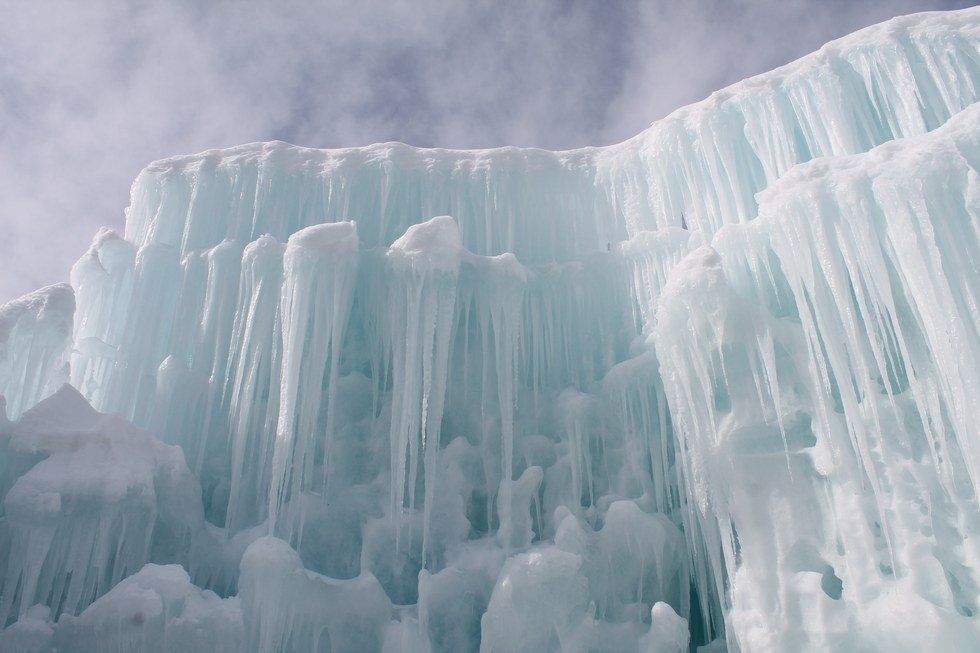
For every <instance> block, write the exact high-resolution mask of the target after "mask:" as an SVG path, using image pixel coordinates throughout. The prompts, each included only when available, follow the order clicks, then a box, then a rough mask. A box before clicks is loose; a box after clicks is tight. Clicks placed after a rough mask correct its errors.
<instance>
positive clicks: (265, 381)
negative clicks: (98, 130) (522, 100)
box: [0, 9, 980, 652]
mask: <svg viewBox="0 0 980 653" xmlns="http://www.w3.org/2000/svg"><path fill="white" fill-rule="evenodd" d="M978 89H980V10H975V9H974V10H965V11H961V12H952V13H946V14H920V15H917V16H911V17H905V18H900V19H896V20H893V21H890V22H888V23H885V24H882V25H879V26H875V27H872V28H868V29H866V30H863V31H861V32H858V33H856V34H854V35H852V36H849V37H847V38H845V39H841V40H839V41H835V42H833V43H831V44H828V45H827V46H825V47H824V48H823V49H821V51H820V52H818V53H815V54H814V55H811V56H809V57H806V58H804V59H801V60H800V61H797V62H795V63H793V64H790V65H789V66H786V67H784V68H781V69H778V70H776V71H773V72H771V73H769V74H766V75H762V76H760V77H757V78H753V79H750V80H747V81H745V82H742V83H740V84H737V85H735V86H733V87H730V88H728V89H725V90H723V91H720V92H718V93H716V94H714V95H713V96H711V97H710V98H709V99H708V100H706V101H704V102H702V103H700V104H697V105H692V106H690V107H686V108H684V109H681V110H679V111H677V112H675V113H674V114H672V115H671V116H669V117H668V118H666V119H665V120H663V121H660V122H658V123H656V124H655V125H653V126H652V127H651V128H650V129H648V130H647V131H645V132H644V133H642V134H640V135H639V136H637V137H636V138H633V139H631V140H629V141H626V142H624V143H621V144H619V145H615V146H611V147H607V148H589V149H583V150H575V151H569V152H557V153H555V152H545V151H540V150H521V149H515V148H505V149H500V150H487V151H472V152H458V151H446V150H418V149H414V148H410V147H407V146H404V145H400V144H383V145H375V146H371V147H367V148H360V149H351V150H309V149H303V148H298V147H293V146H289V145H286V144H283V143H267V144H253V145H246V146H241V147H238V148H233V149H230V150H222V151H210V152H205V153H204V154H201V155H198V156H192V157H180V158H175V159H168V160H166V161H161V162H157V163H154V164H152V165H151V166H150V167H148V168H147V169H146V170H144V171H143V172H142V173H141V174H140V176H139V177H138V179H137V180H136V183H135V184H134V186H133V191H132V201H131V205H130V208H129V210H128V213H127V221H126V233H125V235H124V236H120V235H117V234H115V233H113V232H110V231H102V232H100V233H99V234H98V235H97V237H96V239H95V240H94V242H93V244H92V246H91V248H90V249H89V251H88V252H87V253H86V254H85V255H84V256H83V257H82V259H81V260H80V261H79V262H78V263H77V264H76V266H75V268H74V269H73V271H72V277H71V286H70V287H69V286H67V285H60V286H53V287H50V288H46V289H43V290H41V291H38V292H37V293H34V294H32V295H28V296H26V297H24V298H22V299H19V300H17V301H15V302H12V303H10V304H8V305H6V306H4V307H3V308H0V392H2V393H3V396H4V397H5V398H6V416H7V417H6V418H4V419H3V421H2V423H0V492H2V495H3V497H4V500H3V506H2V518H0V627H5V629H4V630H3V631H2V632H0V648H2V649H3V650H5V651H6V650H11V651H18V650H23V651H48V650H55V649H56V650H86V651H87V650H99V651H102V650H122V651H132V650H147V651H157V650H161V651H170V650H186V651H192V650H200V651H215V650H228V651H238V650H250V651H251V650H254V651H283V650H290V651H309V650H318V651H371V650H385V651H466V650H482V651H487V652H489V651H550V650H566V651H629V650H633V651H637V650H642V651H660V652H667V651H684V650H688V647H689V646H697V645H703V644H707V645H709V646H711V647H717V648H718V649H722V648H724V647H725V646H727V647H728V648H729V649H730V650H744V651H789V650H888V651H905V650H908V651H920V650H973V649H974V648H975V646H976V644H975V643H976V642H977V641H980V640H978V638H980V628H978V621H977V619H978V617H977V611H978V609H980V605H978V592H980V577H978V573H980V546H978V544H977V542H978V534H980V513H978V505H977V503H978V502H977V487H978V485H977V484H978V482H980V451H978V448H980V440H978V438H980V434H978V431H977V426H976V425H977V424H978V423H980V403H978V401H977V398H976V396H977V392H976V389H977V388H978V387H980V378H978V377H980V327H978V325H980V308H978V307H980V269H978V263H977V262H978V261H980V236H978V234H980V204H978V197H980V195H978V185H977V184H978V181H977V179H978V177H977V166H978V162H980V108H978V107H977V106H976V105H975V104H974V103H975V102H976V100H977V96H978ZM811 159H815V160H813V161H811ZM808 162H809V163H808ZM433 216H440V217H433ZM449 216H452V217H449ZM69 370H70V371H69ZM66 378H67V379H70V383H71V385H64V386H63V385H62V384H63V383H64V381H65V379H66ZM59 387H60V389H59ZM93 407H94V408H93ZM8 419H9V420H13V421H8ZM134 425H135V426H134ZM144 429H146V430H144ZM151 434H152V435H151ZM712 641H713V642H714V643H713V644H709V642H712Z"/></svg>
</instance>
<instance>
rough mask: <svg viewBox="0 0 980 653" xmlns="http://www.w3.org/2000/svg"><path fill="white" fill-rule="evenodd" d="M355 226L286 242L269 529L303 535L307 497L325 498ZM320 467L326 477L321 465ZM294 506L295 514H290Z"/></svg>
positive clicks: (319, 229) (329, 227)
mask: <svg viewBox="0 0 980 653" xmlns="http://www.w3.org/2000/svg"><path fill="white" fill-rule="evenodd" d="M357 261H358V241H357V229H356V227H355V225H354V223H353V222H334V223H328V224H322V225H315V226H312V227H307V228H306V229H302V230H300V231H298V232H296V233H295V234H293V235H292V236H290V237H289V242H288V243H287V245H286V252H285V255H284V261H283V268H284V279H283V285H282V293H281V300H280V305H279V310H280V314H281V316H282V373H281V380H280V396H279V421H278V424H277V427H276V445H275V451H274V453H273V458H272V485H271V488H270V491H269V521H270V528H272V529H275V530H276V531H280V532H283V533H284V534H286V535H288V536H289V537H290V538H292V537H295V536H297V535H299V531H300V530H301V529H302V514H301V512H302V511H301V510H300V507H301V506H302V502H301V501H299V498H300V494H301V493H302V492H305V491H317V490H319V491H320V492H323V493H326V491H327V481H328V479H327V478H326V471H327V469H328V467H329V458H330V447H331V438H332V435H333V433H332V429H333V418H334V415H333V411H334V410H335V409H336V406H335V401H334V397H335V394H336V385H337V384H336V381H337V376H338V374H339V371H340V352H341V347H342V345H343V341H344V332H345V330H346V327H347V321H348V319H349V316H350V310H351V302H352V300H353V293H354V284H355V281H356V279H357ZM318 458H320V459H322V461H323V463H322V477H321V478H319V479H318V478H316V477H315V475H314V474H315V471H316V469H315V468H316V462H317V459H318ZM287 502H292V504H291V505H292V507H288V506H286V503H287Z"/></svg>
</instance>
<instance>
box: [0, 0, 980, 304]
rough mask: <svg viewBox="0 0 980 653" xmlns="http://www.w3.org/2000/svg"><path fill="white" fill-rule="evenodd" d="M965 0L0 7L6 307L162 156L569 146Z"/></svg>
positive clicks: (48, 277)
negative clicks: (830, 44) (851, 35)
mask: <svg viewBox="0 0 980 653" xmlns="http://www.w3.org/2000/svg"><path fill="white" fill-rule="evenodd" d="M968 4H970V3H967V2H957V1H953V0H945V1H944V0H935V1H931V0H925V1H924V0H880V1H866V2H848V1H834V0H826V1H820V0H782V1H776V0H741V1H737V2H736V1H734V0H690V1H687V2H677V1H674V0H670V1H668V0H649V1H623V2H618V1H615V0H610V1H608V2H573V1H571V0H568V1H555V2H544V1H542V2H500V1H489V0H481V1H475V2H467V3H463V2H419V1H410V0H392V1H390V2H374V1H367V2H357V3H355V2H346V1H345V2H340V1H336V2H334V1H329V0H326V1H323V2H276V3H272V2H269V3H250V2H231V1H217V2H199V3H193V2H175V3H136V2H133V3H123V2H90V3H75V2H55V1H50V2H45V1H41V2H37V1H23V2H21V1H19V0H14V1H9V2H6V3H3V5H2V6H0V265H2V267H0V271H2V273H0V301H4V300H6V299H10V298H12V297H14V296H16V295H18V294H21V293H23V292H27V291H29V290H31V289H33V288H36V287H38V286H40V285H43V284H47V283H53V282H55V281H60V280H64V279H65V278H67V273H68V269H69V268H70V266H71V263H72V262H73V261H74V260H75V259H76V258H77V257H78V255H79V254H80V253H81V252H82V251H83V250H84V248H85V247H86V245H87V243H88V241H89V239H90V237H91V236H92V234H93V233H94V232H95V230H96V229H97V227H98V226H99V225H102V224H108V225H110V226H113V227H116V228H121V225H122V218H123V210H124V207H125V205H126V203H127V202H128V189H129V184H130V182H131V181H132V179H133V178H134V177H135V175H136V173H137V172H138V171H139V170H140V168H142V167H143V166H144V165H145V164H146V163H148V162H149V161H151V160H153V159H157V158H161V157H165V156H170V155H173V154H180V153H187V152H196V151H200V150H203V149H208V148H212V147H224V146H230V145H235V144H238V143H243V142H250V141H257V140H271V139H281V140H286V141H290V142H293V143H298V144H302V145H308V146H319V147H340V146H349V145H364V144H367V143H371V142H377V141H387V140H400V141H403V142H408V143H411V144H414V145H421V146H443V147H488V146H494V145H503V144H512V145H533V146H540V147H548V148H571V147H577V146H581V145H587V144H600V143H605V142H612V141H617V140H622V139H623V138H626V137H628V136H630V135H632V134H634V133H636V132H638V131H640V130H641V129H643V128H644V127H645V126H646V125H647V124H649V123H650V122H651V121H653V120H654V119H656V118H659V117H662V116H663V115H665V114H666V113H668V112H669V111H670V110H672V109H674V108H676V107H678V106H680V105H682V104H685V103H688V102H691V101H695V100H698V99H700V98H702V97H704V96H705V95H707V94H708V93H710V92H711V91H712V90H715V89H717V88H720V87H721V86H724V85H726V84H728V83H731V82H734V81H737V80H738V79H741V78H743V77H745V76H748V75H751V74H755V73H758V72H762V71H764V70H767V69H769V68H772V67H775V66H777V65H780V64H782V63H786V62H788V61H790V60H792V59H794V58H796V57H799V56H801V55H803V54H805V53H806V52H809V51H811V50H813V49H815V48H817V47H819V46H820V45H821V44H822V43H823V42H825V41H827V40H829V39H832V38H835V37H837V36H841V35H843V34H845V33H847V32H850V31H853V30H854V29H857V28H860V27H862V26H864V25H867V24H871V23H874V22H877V21H879V20H883V19H886V18H888V17H890V16H893V15H898V14H902V13H909V12H911V11H919V10H924V9H938V8H954V7H960V6H967V5H968Z"/></svg>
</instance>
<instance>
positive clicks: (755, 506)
mask: <svg viewBox="0 0 980 653" xmlns="http://www.w3.org/2000/svg"><path fill="white" fill-rule="evenodd" d="M978 109H980V107H977V106H972V107H970V108H968V109H966V110H965V111H963V112H961V113H960V114H958V115H956V116H954V117H953V118H952V119H950V120H949V122H948V123H947V124H946V125H944V126H942V127H940V128H939V129H937V130H936V131H934V132H933V133H931V134H928V135H925V136H919V137H915V138H910V139H906V140H904V141H895V142H893V143H888V144H885V145H882V146H881V147H879V148H876V149H874V150H872V151H871V152H869V153H867V154H861V155H855V156H850V157H840V158H835V159H824V160H820V161H814V162H812V163H809V164H807V165H804V166H800V167H797V168H795V169H793V170H792V171H791V172H790V173H788V174H787V175H785V176H783V178H781V179H780V181H779V182H777V183H776V184H774V185H773V186H771V187H770V188H769V189H767V190H766V191H765V192H764V193H761V194H760V195H759V200H760V214H759V219H758V220H757V221H754V222H752V223H749V224H747V225H744V226H738V227H730V228H726V229H725V230H722V231H721V232H719V233H718V235H717V236H716V237H715V239H714V243H713V247H714V249H712V248H709V247H704V248H701V249H699V250H697V251H695V252H694V253H692V254H691V255H689V256H688V257H687V258H686V259H684V261H683V262H682V263H681V264H679V265H678V267H677V268H675V270H674V272H673V273H672V275H671V280H670V282H669V283H668V284H667V287H666V289H665V290H664V293H663V295H662V297H661V303H660V308H659V311H658V314H657V325H656V329H655V342H656V346H657V353H658V356H659V357H660V361H661V369H662V370H663V372H664V374H665V385H666V388H667V393H668V396H669V398H670V407H671V415H672V418H673V419H674V423H675V425H676V426H677V432H678V435H679V446H680V447H681V450H682V452H683V456H684V457H685V458H686V465H685V469H686V474H687V476H688V479H687V482H688V483H689V484H690V485H691V488H692V495H693V496H694V497H696V498H697V500H698V504H697V507H698V513H697V516H696V518H697V519H698V520H699V521H700V522H701V523H700V524H699V526H698V532H700V533H702V534H703V536H704V537H705V538H706V540H707V541H708V542H709V551H711V550H714V551H716V552H717V557H716V558H715V559H714V560H713V561H712V565H713V567H714V574H715V576H716V577H719V578H720V577H725V578H727V585H728V587H729V592H728V593H729V598H728V601H729V602H730V607H729V613H728V615H729V616H728V619H729V634H730V639H735V640H736V641H738V643H739V644H740V645H741V646H742V647H743V648H745V649H748V650H787V649H797V650H804V649H805V650H831V649H832V650H844V649H847V648H850V647H855V646H856V647H858V648H861V647H864V648H869V649H874V648H878V647H880V648H883V649H887V648H894V649H895V650H912V649H920V650H926V649H945V650H969V649H970V648H972V647H973V645H974V642H975V641H976V636H977V634H976V620H975V615H976V613H977V603H976V601H977V587H978V586H977V580H978V578H977V566H976V565H977V563H976V561H977V555H978V553H980V550H978V549H977V547H976V546H975V543H974V542H973V538H972V537H971V535H970V534H971V533H972V532H974V530H975V528H976V527H977V518H976V517H977V513H976V498H977V493H976V488H977V483H976V469H975V466H976V463H977V458H976V453H975V452H974V449H975V447H976V444H977V427H976V424H977V417H978V414H977V406H978V405H977V402H976V401H975V398H974V396H973V395H974V394H975V393H973V392H972V391H971V390H970V389H971V388H973V387H975V385H976V380H975V379H974V376H975V375H976V374H977V371H978V366H977V358H976V357H977V352H978V350H980V333H978V330H977V325H978V321H977V308H976V307H977V299H978V297H980V294H978V287H977V282H978V279H980V277H978V275H977V268H976V261H977V260H978V259H977V253H978V252H977V244H978V240H977V227H978V224H980V223H978V218H980V206H978V205H977V202H976V191H977V168H976V164H977V161H978V159H977V155H978V153H980V129H978V127H980V110H978ZM760 264H764V265H765V267H766V269H767V271H766V274H764V275H758V274H755V273H754V272H753V268H754V266H758V265H760ZM685 327H686V328H685ZM734 379H743V380H744V383H743V384H742V386H741V387H739V384H738V383H735V382H733V380H734ZM759 474H765V477H766V480H765V482H762V483H760V482H759V481H758V475H759ZM886 614H893V615H900V616H899V618H898V619H888V618H886V617H885V615H886Z"/></svg>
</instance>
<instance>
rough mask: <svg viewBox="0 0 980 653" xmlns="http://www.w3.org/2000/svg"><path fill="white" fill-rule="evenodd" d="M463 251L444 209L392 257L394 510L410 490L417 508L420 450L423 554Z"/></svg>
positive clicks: (408, 235)
mask: <svg viewBox="0 0 980 653" xmlns="http://www.w3.org/2000/svg"><path fill="white" fill-rule="evenodd" d="M463 251H464V250H463V248H462V245H460V241H459V230H458V229H457V227H456V222H455V221H454V220H453V219H452V218H451V217H449V216H439V217H436V218H432V219H431V220H429V221H427V222H423V223H421V224H417V225H414V226H412V227H409V229H408V230H407V231H406V232H405V234H404V235H403V236H402V237H401V238H399V239H398V240H396V241H395V242H394V243H393V244H392V245H391V247H390V248H389V249H388V256H387V260H388V266H389V270H390V273H391V277H392V279H391V286H390V302H389V306H388V309H387V316H386V318H385V319H386V320H388V333H389V338H390V341H391V351H392V357H393V363H392V367H393V389H392V408H391V463H390V464H391V504H390V515H391V517H392V518H393V519H399V516H400V515H401V512H402V510H403V508H404V506H405V494H406V492H407V493H408V504H409V507H411V508H414V506H415V492H416V485H417V477H418V464H419V456H420V455H421V456H423V457H424V461H423V465H424V469H425V479H424V482H425V498H426V499H427V500H426V504H425V507H426V514H425V517H424V525H423V559H424V558H425V554H426V552H427V551H428V544H429V542H428V539H429V538H428V535H429V518H430V516H429V510H428V509H429V507H430V506H431V504H432V501H431V499H432V497H434V496H435V492H436V489H435V484H436V478H435V474H436V472H435V467H436V454H437V452H438V450H439V433H440V429H441V427H442V413H443V408H444V404H445V397H446V380H447V377H448V371H449V353H450V352H449V349H450V344H451V341H452V331H453V322H454V317H455V312H456V294H457V286H458V283H459V267H460V260H461V256H462V254H463ZM406 457H407V458H406ZM406 483H407V486H406Z"/></svg>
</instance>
